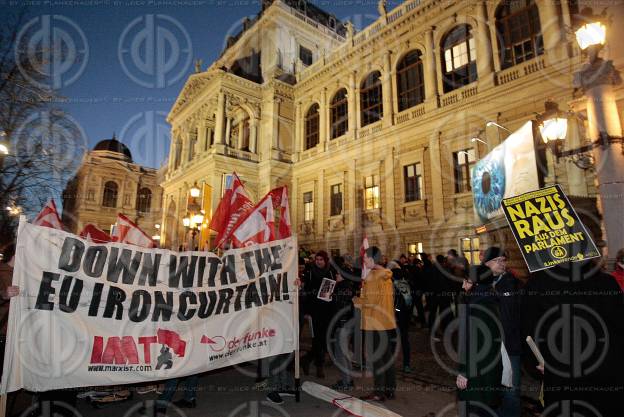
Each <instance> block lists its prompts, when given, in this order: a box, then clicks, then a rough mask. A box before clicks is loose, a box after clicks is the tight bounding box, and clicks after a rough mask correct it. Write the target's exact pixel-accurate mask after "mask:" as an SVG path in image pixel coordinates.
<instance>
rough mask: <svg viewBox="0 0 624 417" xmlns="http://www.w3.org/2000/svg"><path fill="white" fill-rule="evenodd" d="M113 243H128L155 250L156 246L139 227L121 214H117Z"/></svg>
mask: <svg viewBox="0 0 624 417" xmlns="http://www.w3.org/2000/svg"><path fill="white" fill-rule="evenodd" d="M112 237H113V242H120V243H129V244H131V245H136V246H142V247H144V248H155V247H156V244H155V243H154V241H153V240H152V238H151V237H149V236H148V235H147V233H145V232H144V231H143V230H141V228H140V227H139V226H137V225H136V224H135V223H134V222H133V221H132V220H130V219H129V218H127V217H126V216H124V215H123V214H121V213H119V214H117V227H116V228H115V232H114V233H113V236H112Z"/></svg>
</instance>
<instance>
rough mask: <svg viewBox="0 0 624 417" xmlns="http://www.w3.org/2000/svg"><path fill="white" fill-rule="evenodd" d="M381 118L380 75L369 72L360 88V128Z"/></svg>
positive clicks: (377, 72)
mask: <svg viewBox="0 0 624 417" xmlns="http://www.w3.org/2000/svg"><path fill="white" fill-rule="evenodd" d="M382 117H383V103H382V94H381V73H380V72H379V71H375V72H371V73H370V74H369V75H368V77H366V79H365V80H364V82H362V85H361V87H360V119H361V124H362V127H364V126H366V125H369V124H371V123H375V122H376V121H378V120H381V118H382Z"/></svg>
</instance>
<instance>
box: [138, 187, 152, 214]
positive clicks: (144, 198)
mask: <svg viewBox="0 0 624 417" xmlns="http://www.w3.org/2000/svg"><path fill="white" fill-rule="evenodd" d="M151 206H152V192H151V191H150V189H149V188H141V189H140V190H139V193H138V194H137V210H138V211H139V212H141V213H149V211H150V208H151Z"/></svg>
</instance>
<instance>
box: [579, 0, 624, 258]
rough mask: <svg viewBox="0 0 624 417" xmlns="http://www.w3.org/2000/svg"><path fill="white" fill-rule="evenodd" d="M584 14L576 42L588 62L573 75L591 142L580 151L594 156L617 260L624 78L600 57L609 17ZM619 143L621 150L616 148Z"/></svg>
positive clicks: (623, 205) (622, 209)
mask: <svg viewBox="0 0 624 417" xmlns="http://www.w3.org/2000/svg"><path fill="white" fill-rule="evenodd" d="M581 14H582V15H583V16H584V17H585V19H586V22H587V23H586V24H585V25H583V26H582V27H580V28H579V29H578V30H577V31H576V39H577V42H578V45H579V47H580V48H581V50H583V52H584V53H586V54H587V57H588V62H587V63H586V64H585V65H583V67H582V68H581V69H580V70H579V71H578V72H576V73H575V74H574V87H575V88H577V89H581V90H582V91H583V92H584V93H585V96H586V98H587V122H588V136H589V138H590V139H591V140H592V143H591V144H590V145H588V146H585V147H582V148H581V149H583V148H584V149H585V151H587V150H589V149H591V150H592V152H593V157H594V160H595V166H596V174H597V179H598V192H599V195H600V200H601V201H600V202H601V204H600V206H601V209H602V213H601V214H602V218H603V221H604V230H605V232H606V235H607V236H606V237H607V251H608V255H609V257H610V258H611V259H614V258H615V254H616V253H617V251H618V250H619V249H620V248H622V247H624V216H622V213H624V198H614V196H621V195H624V141H623V140H622V125H621V123H620V117H619V112H618V108H617V104H616V98H615V94H614V92H613V87H614V86H615V85H619V84H621V83H622V78H621V77H620V73H619V71H618V70H617V69H615V67H614V65H613V61H610V60H604V59H602V58H601V57H600V56H599V55H598V54H599V52H600V50H601V49H602V47H603V45H604V44H605V42H606V34H607V33H606V29H607V19H606V16H605V15H604V13H603V14H602V16H595V15H594V14H593V13H592V11H591V9H590V8H585V9H583V10H582V12H581ZM616 143H619V144H620V149H616V147H615V146H613V145H614V144H616Z"/></svg>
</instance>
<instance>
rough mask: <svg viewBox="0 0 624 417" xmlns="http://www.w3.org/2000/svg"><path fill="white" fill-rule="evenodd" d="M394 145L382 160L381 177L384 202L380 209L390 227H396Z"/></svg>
mask: <svg viewBox="0 0 624 417" xmlns="http://www.w3.org/2000/svg"><path fill="white" fill-rule="evenodd" d="M394 152H395V150H394V147H393V148H392V151H391V152H388V155H387V156H386V159H384V160H383V161H382V162H383V168H384V169H383V177H382V178H383V179H384V180H385V182H386V184H385V189H386V190H385V191H386V193H385V194H386V195H385V204H384V206H385V207H384V208H382V211H383V212H384V218H385V220H386V222H387V223H388V225H389V226H390V227H391V228H392V229H395V228H396V210H395V194H394V190H395V188H394V181H395V178H394Z"/></svg>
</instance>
